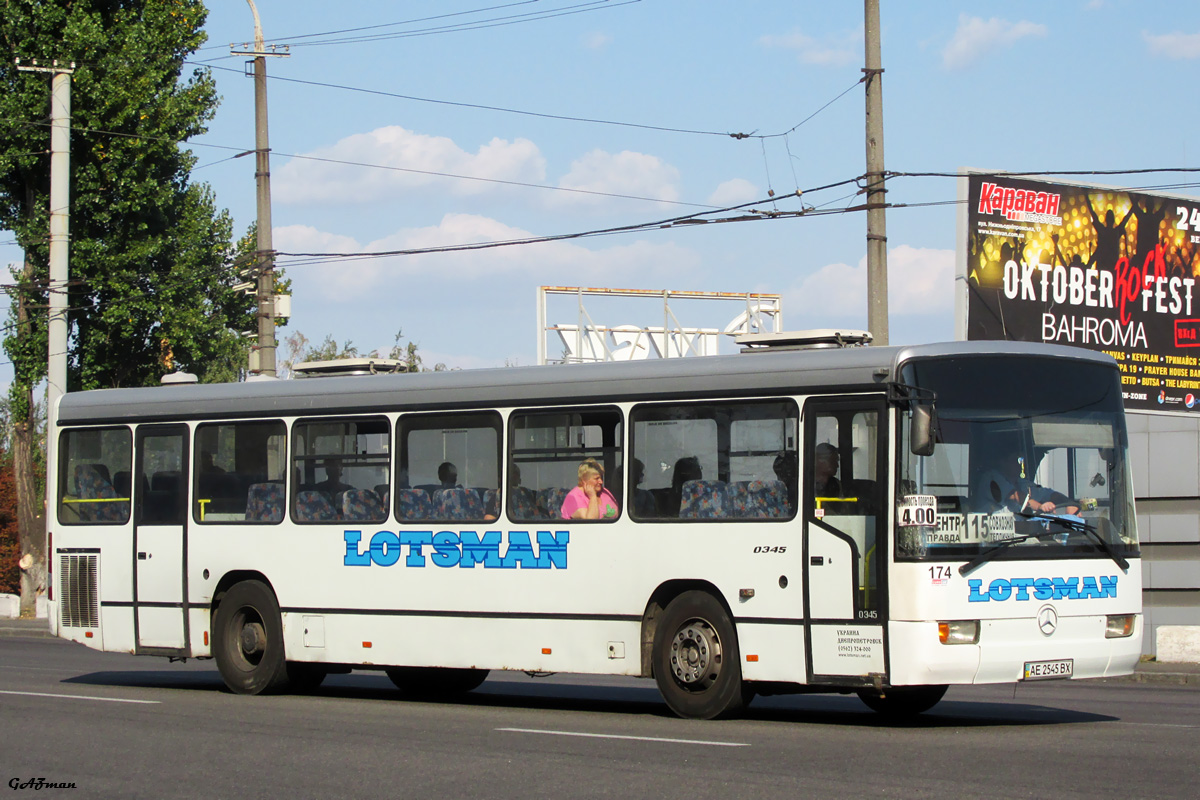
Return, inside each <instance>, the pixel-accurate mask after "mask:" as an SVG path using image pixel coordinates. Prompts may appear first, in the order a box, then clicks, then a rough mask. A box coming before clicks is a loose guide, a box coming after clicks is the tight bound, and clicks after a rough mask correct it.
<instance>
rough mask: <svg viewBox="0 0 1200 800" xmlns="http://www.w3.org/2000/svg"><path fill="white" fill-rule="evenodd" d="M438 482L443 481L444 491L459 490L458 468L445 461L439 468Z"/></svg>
mask: <svg viewBox="0 0 1200 800" xmlns="http://www.w3.org/2000/svg"><path fill="white" fill-rule="evenodd" d="M438 480H439V481H441V483H442V488H443V489H457V488H458V467H456V466H454V465H453V464H451V463H450V462H449V461H443V462H442V463H441V464H440V465H439V466H438Z"/></svg>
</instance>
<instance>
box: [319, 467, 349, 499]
mask: <svg viewBox="0 0 1200 800" xmlns="http://www.w3.org/2000/svg"><path fill="white" fill-rule="evenodd" d="M322 466H323V467H324V468H325V480H323V481H321V482H320V483H318V484H317V485H316V489H317V491H318V492H324V493H325V496H326V497H328V498H329V499H330V500H331V501H333V500H335V498H337V496H338V495H339V494H341V493H342V492H345V491H349V490H350V489H353V488H354V487H353V486H351V485H350V484H348V483H342V462H341V461H340V460H338V459H336V458H327V459H325V463H324V464H322Z"/></svg>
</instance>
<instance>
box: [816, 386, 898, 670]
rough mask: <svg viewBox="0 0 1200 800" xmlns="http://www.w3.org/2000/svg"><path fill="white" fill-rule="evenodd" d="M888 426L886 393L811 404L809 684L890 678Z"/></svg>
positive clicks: (817, 400)
mask: <svg viewBox="0 0 1200 800" xmlns="http://www.w3.org/2000/svg"><path fill="white" fill-rule="evenodd" d="M886 427H887V414H886V405H885V404H884V401H883V399H882V398H880V399H862V398H856V399H849V398H848V399H844V400H835V399H815V400H810V401H809V402H808V403H806V404H805V410H804V442H805V449H804V473H803V477H802V478H801V483H800V486H801V491H802V492H803V497H804V500H803V509H804V572H805V576H804V577H805V580H804V606H805V608H804V610H805V618H806V625H805V639H806V641H805V644H806V650H807V653H808V665H807V666H808V680H809V682H810V683H827V684H840V685H845V684H847V683H849V684H854V685H858V684H861V685H870V684H872V683H874V682H875V681H876V680H885V679H886V669H887V667H886V661H885V658H884V641H883V637H884V612H885V606H884V597H885V594H884V591H883V588H884V585H883V578H884V565H885V564H886V561H887V559H886V550H885V546H884V545H883V541H884V537H883V530H884V528H883V525H884V523H885V522H886V513H885V511H886V508H887V506H886V505H885V503H884V498H885V497H886V488H887V470H886V465H887V453H888V438H887V431H886Z"/></svg>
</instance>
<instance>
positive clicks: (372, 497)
mask: <svg viewBox="0 0 1200 800" xmlns="http://www.w3.org/2000/svg"><path fill="white" fill-rule="evenodd" d="M342 517H343V518H344V519H348V520H355V521H363V522H379V521H380V520H383V519H386V518H387V511H385V510H384V505H383V503H381V502H380V501H379V495H377V494H375V492H373V491H371V490H370V489H348V490H347V491H346V492H345V493H344V494H343V495H342Z"/></svg>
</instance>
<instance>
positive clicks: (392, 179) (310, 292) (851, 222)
mask: <svg viewBox="0 0 1200 800" xmlns="http://www.w3.org/2000/svg"><path fill="white" fill-rule="evenodd" d="M257 4H258V9H259V13H260V15H261V18H262V22H263V29H264V33H265V35H266V38H267V40H268V41H276V42H279V43H288V44H291V45H292V48H291V56H290V57H289V58H286V59H271V60H269V61H268V72H269V74H270V75H271V76H272V80H271V83H270V85H269V97H270V132H271V146H272V150H273V151H274V154H273V158H272V180H273V187H272V188H273V195H274V204H273V215H274V226H273V227H274V239H275V247H276V249H277V250H279V251H281V252H284V253H288V252H292V253H309V252H319V253H327V252H337V253H357V252H371V251H380V250H399V249H412V248H421V247H436V246H443V245H455V244H462V243H467V242H482V241H496V240H504V239H511V238H521V237H526V236H543V235H553V234H565V233H573V232H579V231H588V230H595V229H601V228H610V227H616V226H623V225H633V224H639V223H645V222H649V221H653V220H659V219H664V218H669V217H675V216H679V215H683V214H692V213H696V212H698V211H704V210H711V209H713V208H719V207H724V206H730V205H735V204H739V203H745V202H749V201H754V200H762V199H765V198H766V197H767V195H768V191H769V190H774V192H775V193H776V196H777V197H778V198H780V199H779V200H778V202H777V204H776V207H777V208H778V209H780V210H796V209H798V208H799V207H800V205H799V204H800V202H803V203H804V204H805V205H810V206H814V207H818V208H822V209H838V208H844V207H846V206H848V205H851V204H854V203H856V202H859V201H860V200H861V198H860V197H855V196H854V192H855V186H854V185H853V184H850V185H849V186H842V187H838V188H835V189H830V190H826V191H819V192H806V194H805V195H804V197H803V198H802V200H797V199H796V198H794V197H792V198H785V197H784V195H787V194H789V193H794V192H795V191H796V190H797V189H804V190H807V189H811V188H814V187H819V186H823V185H826V184H831V183H837V182H840V181H846V180H849V179H853V178H856V177H858V176H859V175H861V174H862V173H863V172H864V170H865V147H864V141H863V140H864V111H863V109H864V100H863V87H862V85H861V84H858V85H856V82H857V81H858V80H859V78H860V77H861V68H862V66H863V35H862V30H863V6H862V3H861V2H857V1H856V2H836V3H831V2H827V1H826V2H784V1H783V0H744V1H743V2H738V3H732V2H712V1H711V0H691V1H690V2H683V0H640V2H624V0H608V2H597V3H592V4H587V3H586V0H537V2H528V3H522V4H518V3H515V2H512V1H511V0H509V2H505V0H411V1H409V2H373V1H371V0H358V1H357V2H353V3H344V4H334V3H317V2H310V0H258V3H257ZM210 6H211V11H210V15H209V20H208V25H207V30H208V33H209V43H208V46H207V47H206V49H205V50H203V51H202V52H200V53H198V54H197V55H196V56H195V60H196V61H205V62H207V63H209V64H210V65H211V66H212V67H213V68H214V70H215V72H214V74H215V76H216V78H217V82H218V89H219V92H220V94H221V98H222V99H221V106H220V108H219V110H218V112H217V117H216V119H215V120H214V121H213V123H212V125H211V127H210V130H209V132H208V133H207V134H206V135H205V136H203V137H201V138H200V139H198V140H196V142H194V146H195V147H194V149H195V152H196V154H197V156H198V158H199V165H200V166H199V168H198V169H197V170H196V171H195V173H194V175H193V179H194V180H197V181H206V182H208V183H210V184H211V185H212V186H213V188H214V189H215V191H216V195H217V201H218V203H219V204H220V205H222V206H224V207H227V208H229V209H230V211H231V212H232V214H233V215H234V218H235V220H236V227H237V230H238V231H243V230H244V229H245V227H246V226H247V225H248V224H249V223H250V222H251V221H252V220H253V218H254V196H255V195H254V164H253V160H252V159H251V158H239V159H230V156H232V155H233V154H234V153H235V152H237V151H240V150H249V149H252V148H253V147H254V130H253V82H252V81H251V80H249V79H248V78H246V77H244V76H243V75H242V70H243V62H244V60H245V59H243V58H241V57H230V55H229V47H228V45H229V44H230V43H233V42H243V41H248V40H250V39H251V37H252V34H253V19H252V16H251V13H250V9H249V6H248V5H247V4H246V3H245V2H243V1H242V0H221V2H213V3H210ZM487 7H490V8H491V10H481V9H484V8H487ZM458 12H474V13H462V14H461V15H459V16H454V17H445V16H444V15H449V14H455V13H458ZM558 12H570V13H561V14H559V13H558ZM527 14H534V15H541V16H542V17H543V18H540V19H539V18H529V17H521V18H515V17H514V15H527ZM555 14H558V15H555ZM428 17H442V18H440V19H435V20H428V21H425V22H408V23H407V24H395V25H390V26H389V27H377V28H372V29H370V30H361V31H357V32H354V33H344V34H336V35H335V34H328V35H323V36H309V35H310V34H326V33H327V32H331V31H341V30H345V29H350V28H365V27H366V26H379V25H385V24H390V23H405V22H406V21H410V20H417V19H421V18H428ZM510 17H514V18H512V19H505V18H510ZM881 22H882V41H883V65H884V68H885V74H884V78H883V103H884V127H885V157H886V165H887V168H888V169H889V170H894V171H899V172H954V171H956V170H958V169H959V168H960V167H964V166H973V167H983V168H989V169H1004V170H1021V171H1024V170H1046V171H1050V170H1111V169H1143V168H1150V167H1186V166H1190V165H1193V164H1195V163H1197V162H1200V138H1198V137H1197V133H1196V132H1197V131H1198V130H1200V119H1198V116H1200V114H1198V112H1197V110H1196V107H1195V103H1194V102H1193V99H1192V95H1193V91H1194V90H1193V85H1194V81H1195V79H1196V77H1197V66H1198V65H1200V61H1198V59H1200V5H1198V4H1192V3H1179V2H1172V3H1168V2H1155V1H1154V0H1140V1H1139V2H1132V1H1127V0H1090V1H1089V0H1061V1H1060V2H1055V3H1044V2H1020V1H1019V0H1007V1H1006V2H959V3H944V2H924V1H923V0H911V1H906V2H903V3H901V2H897V0H882V2H881ZM464 23H465V24H474V26H473V27H472V29H469V30H454V31H441V32H432V31H429V30H428V29H430V28H434V27H438V26H446V25H453V24H464ZM500 23H507V24H500ZM399 34H408V35H404V36H400V35H399ZM413 34H419V35H413ZM364 36H365V37H373V38H372V39H371V40H367V41H363V40H361V39H362V37H364ZM384 37H386V38H384ZM332 39H343V40H344V39H358V40H356V41H343V42H342V43H327V42H329V40H332ZM285 79H286V80H285ZM293 81H307V82H309V83H307V84H306V83H297V82H293ZM313 83H319V84H332V85H336V86H340V87H351V88H334V87H333V86H318V85H312V84H313ZM352 89H360V90H367V91H365V92H364V91H353V90H352ZM847 90H849V91H848V92H847ZM844 92H845V94H844V95H843V93H844ZM389 95H405V96H407V97H408V98H410V99H404V98H400V97H395V96H389ZM839 95H842V96H841V98H840V99H837V100H834V98H837V97H838V96H839ZM412 98H421V99H412ZM430 101H442V102H430ZM830 101H834V102H832V103H831V104H829V105H828V107H826V108H824V110H821V111H819V113H815V116H813V115H814V112H818V110H819V109H821V108H822V106H825V105H826V104H827V103H830ZM456 104H461V105H456ZM472 106H476V107H472ZM477 106H490V107H493V108H495V109H511V110H513V111H523V112H534V114H540V115H551V116H554V117H572V118H586V119H590V120H600V121H604V122H584V121H574V120H568V119H554V118H550V117H549V116H535V115H533V114H529V113H512V112H511V111H500V110H489V109H484V108H478V107H477ZM810 116H811V118H809V117H810ZM806 119H807V121H806V122H804V124H802V125H800V126H799V127H795V126H797V124H798V123H801V122H802V121H804V120H806ZM607 123H630V124H607ZM634 126H650V127H634ZM652 128H668V129H676V130H656V129H652ZM680 130H686V131H693V132H691V133H686V132H679V131H680ZM785 131H791V132H790V133H788V134H787V136H769V137H768V138H746V139H740V140H738V139H734V138H731V137H729V136H723V135H716V134H721V133H734V132H744V133H753V134H761V135H767V134H780V133H783V132H785ZM222 148H235V149H232V150H231V149H222ZM295 156H307V157H309V158H303V159H302V158H296V157H295ZM312 157H317V158H321V159H328V160H326V161H317V160H313V158H312ZM331 161H341V162H346V161H349V162H358V163H360V164H367V165H376V166H350V165H346V164H335V163H331ZM381 167H390V169H388V168H381ZM425 173H441V175H440V176H435V175H430V174H425ZM447 176H459V177H447ZM477 179H483V180H477ZM1191 179H1192V178H1191V176H1184V177H1182V178H1180V177H1179V176H1170V175H1166V176H1164V175H1151V176H1105V177H1098V178H1093V179H1088V178H1083V177H1079V178H1075V179H1074V180H1078V181H1082V182H1095V183H1101V184H1106V185H1112V186H1120V187H1130V188H1133V187H1150V186H1156V187H1157V186H1164V185H1166V184H1179V183H1182V182H1184V181H1188V180H1191ZM517 184H522V185H517ZM567 189H571V190H575V191H565V190H567ZM1172 191H1175V192H1178V193H1182V194H1188V195H1194V194H1196V189H1195V188H1194V187H1189V186H1184V187H1182V188H1175V189H1173V190H1172ZM956 193H957V188H956V182H955V181H954V179H952V178H916V177H906V178H897V179H895V180H892V181H890V182H889V194H888V199H889V201H890V202H892V203H898V204H909V205H916V206H917V207H910V208H896V209H892V210H889V211H888V215H887V227H888V248H889V268H890V292H889V294H890V304H891V341H892V343H910V342H921V341H937V340H946V339H951V338H953V336H954V321H953V314H954V312H953V276H954V269H955V266H954V252H955V241H956V222H957V217H956V207H955V205H954V204H953V201H954V200H955V199H956ZM615 195H621V196H620V197H618V196H615ZM919 204H934V205H919ZM760 207H762V208H770V207H771V206H770V205H767V206H760ZM865 229H866V219H865V217H864V215H863V214H861V213H850V214H833V215H823V216H810V217H801V218H783V219H775V220H764V221H754V222H743V223H735V224H722V225H705V226H697V225H693V226H686V227H675V228H672V229H669V230H661V229H650V230H645V231H639V232H637V233H632V234H622V235H613V236H602V237H597V238H589V239H580V240H569V241H558V242H553V243H545V244H535V245H526V246H517V247H506V248H497V249H489V250H482V251H475V252H458V253H438V254H423V255H415V256H399V257H390V258H378V259H370V260H331V261H326V262H325V263H319V264H300V263H297V260H296V259H295V258H290V257H287V256H284V257H281V259H280V261H281V263H282V264H284V265H285V266H286V265H288V263H289V262H292V263H291V266H287V272H288V275H289V276H290V277H291V278H292V280H293V301H292V302H293V316H292V321H291V325H290V327H289V328H286V329H283V330H282V331H281V336H280V338H281V340H282V339H283V338H284V337H286V336H287V335H288V334H289V333H290V332H292V331H301V332H303V333H304V334H305V335H306V336H307V337H308V338H309V339H311V340H313V341H319V340H320V339H322V338H323V337H324V336H325V335H327V334H332V335H333V336H334V337H335V338H336V339H338V340H339V341H346V340H352V341H353V342H354V343H355V344H357V345H358V346H359V347H360V349H363V350H371V349H374V348H386V347H388V346H389V345H390V344H391V343H392V339H393V337H394V335H395V333H396V331H397V329H399V328H403V331H404V335H405V338H406V339H412V340H414V341H416V342H418V343H419V344H420V346H421V350H422V351H423V352H424V353H425V354H426V356H427V358H428V359H429V360H432V361H443V362H446V363H447V364H449V365H451V366H458V367H464V368H469V367H480V366H500V365H503V364H504V363H505V362H506V361H508V362H510V363H511V362H517V363H521V364H530V363H533V362H534V361H535V353H536V348H537V343H536V325H535V311H536V309H535V291H536V287H537V286H539V285H542V284H550V285H569V286H575V285H583V286H598V287H615V288H642V289H665V288H670V289H681V290H696V291H728V292H746V291H764V292H776V293H780V294H782V295H783V298H784V299H783V309H784V327H785V328H788V329H799V328H812V327H827V326H832V325H838V326H851V327H864V328H865V327H866V288H865V287H866V281H865V253H866V239H865ZM9 241H11V236H9V235H5V234H0V242H9ZM18 259H19V253H18V252H17V251H16V248H15V247H12V246H6V245H0V262H2V263H8V262H15V261H17V260H18ZM596 308H600V307H599V306H597V307H596ZM559 309H561V311H560V310H559ZM679 310H680V312H681V313H680V316H681V322H683V323H684V324H685V325H688V324H697V325H706V326H721V325H723V324H724V322H726V321H728V318H730V317H732V315H733V313H736V309H730V310H729V311H725V310H716V311H713V310H711V309H710V310H708V311H705V312H704V315H703V318H702V319H701V318H695V319H689V318H687V313H690V312H688V310H687V307H686V306H680V308H679ZM642 314H643V312H642V311H641V310H640V309H635V308H633V307H632V306H630V307H620V308H613V307H608V308H606V309H605V310H604V311H603V312H601V313H600V314H598V315H595V316H596V319H595V321H596V322H598V323H601V324H609V325H616V324H624V323H633V324H653V323H654V321H655V319H654V318H653V317H651V318H649V319H646V318H645V317H643V316H640V315H642ZM658 314H659V316H661V311H659V312H658ZM722 315H726V318H722ZM574 319H575V315H574V311H573V307H570V306H569V305H564V306H561V307H552V308H551V321H552V322H554V321H564V322H571V321H574ZM7 378H8V375H5V374H4V373H3V372H0V380H6V379H7Z"/></svg>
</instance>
